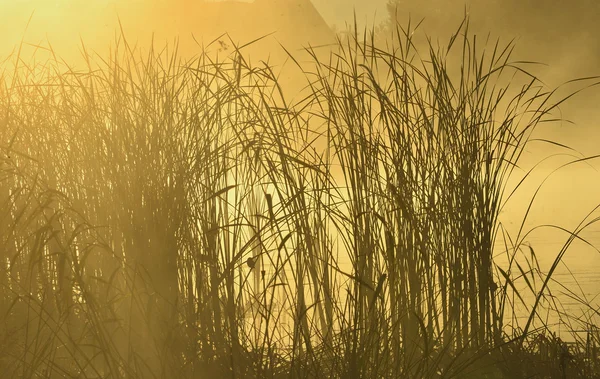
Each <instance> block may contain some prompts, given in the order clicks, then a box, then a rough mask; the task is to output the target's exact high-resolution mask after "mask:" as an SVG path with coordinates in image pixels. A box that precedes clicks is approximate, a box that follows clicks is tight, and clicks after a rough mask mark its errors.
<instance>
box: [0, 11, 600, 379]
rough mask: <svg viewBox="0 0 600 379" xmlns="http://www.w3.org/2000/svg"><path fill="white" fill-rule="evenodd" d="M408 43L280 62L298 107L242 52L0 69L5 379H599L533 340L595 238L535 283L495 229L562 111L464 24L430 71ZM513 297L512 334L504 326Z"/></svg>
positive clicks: (432, 50) (124, 56)
mask: <svg viewBox="0 0 600 379" xmlns="http://www.w3.org/2000/svg"><path fill="white" fill-rule="evenodd" d="M413 31H414V30H413V28H412V27H411V25H410V23H409V24H408V26H407V28H406V29H403V28H402V27H401V26H400V25H398V26H397V28H396V34H395V36H394V38H393V39H392V40H390V41H389V43H388V44H387V45H383V44H381V43H380V42H379V41H378V40H377V39H376V38H375V35H374V34H373V33H367V32H366V31H365V33H364V34H362V35H359V34H358V33H357V32H356V31H355V32H354V34H350V35H348V36H347V37H345V38H343V39H340V40H339V41H338V44H337V46H336V47H335V49H334V52H332V54H331V55H330V56H329V57H328V58H326V59H324V58H323V57H322V56H320V55H319V54H317V53H316V52H315V51H313V50H311V49H307V51H308V53H309V54H310V56H311V57H312V59H311V62H310V63H302V64H300V63H299V62H298V61H296V60H295V59H294V57H291V58H292V61H294V62H295V64H297V65H298V66H299V67H300V69H302V70H303V72H304V74H305V77H304V80H305V83H306V87H305V89H304V90H303V91H302V92H301V94H300V96H295V97H294V98H296V99H299V100H296V101H293V102H292V101H290V100H289V98H290V96H289V94H288V93H287V92H286V88H285V87H284V84H283V83H281V82H280V81H279V80H278V73H277V72H275V71H274V68H273V67H270V66H269V65H268V64H261V65H258V66H253V65H251V64H250V63H249V62H248V61H246V58H245V57H244V55H243V53H242V51H241V49H240V48H235V49H234V52H233V53H232V55H230V56H228V57H227V58H224V59H223V58H219V59H217V57H215V56H214V55H213V54H212V53H211V46H207V47H206V49H205V50H204V51H202V52H201V54H200V55H199V56H198V57H196V58H193V59H190V60H183V59H181V58H179V57H178V55H177V49H176V46H175V49H174V50H172V51H170V50H169V49H168V48H165V49H163V50H156V49H155V48H153V47H152V48H150V49H149V50H148V51H146V52H142V51H140V50H137V49H136V48H133V47H132V46H130V45H129V44H128V42H127V40H126V38H125V37H124V36H122V37H121V38H120V39H118V40H117V41H115V46H114V49H113V50H112V51H111V53H110V54H108V55H107V56H104V57H97V56H96V57H92V56H91V55H87V52H84V54H86V56H85V57H86V61H87V62H88V66H87V67H85V68H83V69H75V68H71V67H69V66H68V65H67V64H65V63H64V62H61V61H59V60H58V59H57V58H56V57H53V56H52V51H51V50H49V52H48V59H46V60H43V59H42V60H41V61H40V60H37V61H34V60H31V61H25V60H24V59H23V57H22V55H20V54H21V53H20V51H19V53H18V54H17V55H16V56H14V57H13V58H12V60H10V61H9V62H10V63H4V67H3V71H2V76H1V80H0V141H1V144H0V210H1V212H0V215H1V221H0V222H1V223H2V227H1V228H0V241H1V245H0V246H1V248H0V253H1V254H2V259H1V263H0V268H1V269H0V288H1V291H0V310H1V312H0V317H2V325H3V326H2V328H0V372H1V375H2V377H23V378H36V377H45V378H59V377H82V378H99V377H102V378H172V377H177V378H193V377H198V376H199V375H213V376H218V377H231V378H252V377H256V378H282V377H291V378H313V377H314V378H320V377H323V378H326V377H339V378H359V377H423V378H425V377H432V378H433V377H470V376H473V377H490V378H492V377H494V378H496V377H515V375H516V376H524V375H529V374H536V373H542V375H546V374H548V375H553V374H554V373H557V372H558V373H563V374H565V375H566V373H568V374H569V375H570V376H569V377H593V376H594V375H596V376H597V375H598V372H599V371H598V367H597V365H596V364H595V363H594V362H595V360H594V359H595V358H596V357H597V346H598V332H597V328H595V327H594V326H592V325H591V324H592V323H590V326H589V329H588V333H587V339H586V341H585V344H580V345H579V347H580V348H581V349H580V350H577V351H576V350H574V349H571V350H564V348H563V346H565V345H564V344H563V342H562V341H560V340H559V339H558V338H557V337H551V338H549V337H547V336H549V334H547V333H545V332H544V333H541V332H539V331H540V329H536V328H537V325H538V324H537V322H539V321H540V319H539V318H538V317H537V314H538V313H537V312H536V310H537V307H538V304H539V303H540V301H541V299H542V297H544V296H545V294H546V293H548V283H549V282H550V281H551V280H552V273H553V271H554V267H555V266H556V265H557V264H558V263H559V262H560V260H561V258H562V256H563V255H564V254H565V252H566V251H567V249H568V248H569V245H570V243H572V241H573V240H574V239H577V238H580V237H579V235H580V232H581V229H582V228H584V227H589V225H591V224H593V223H595V222H596V219H594V218H593V216H591V218H590V220H588V221H586V223H583V224H582V225H581V227H582V228H580V229H578V230H575V231H573V232H572V233H571V234H570V236H571V238H570V239H569V242H568V243H567V244H566V245H565V248H564V249H563V250H562V251H561V252H560V254H559V256H558V257H557V261H556V263H555V265H554V266H553V268H552V269H551V271H550V272H549V273H547V275H544V274H543V273H539V272H538V274H539V275H538V276H537V277H533V275H530V272H531V271H532V270H533V269H534V268H535V261H531V267H528V268H527V269H529V270H530V271H527V269H523V268H522V266H518V270H517V269H515V267H516V266H515V265H514V264H513V262H516V260H514V259H513V258H515V259H516V256H517V255H518V254H521V253H522V252H523V247H524V246H525V243H526V238H525V237H526V235H527V234H526V233H525V231H520V232H519V235H518V236H514V237H513V238H512V239H511V238H510V237H509V236H507V235H506V234H505V233H504V229H503V228H502V224H501V222H500V219H499V214H500V211H501V210H502V207H503V206H504V204H505V202H506V201H507V200H508V199H509V198H510V195H511V193H510V192H508V191H510V190H512V189H507V185H508V179H509V177H511V176H512V175H515V173H514V171H515V169H516V167H517V163H518V161H519V158H520V157H521V155H522V153H523V151H524V149H525V147H526V146H527V144H528V141H530V139H531V135H532V132H533V131H534V130H535V129H536V127H538V126H539V125H541V124H542V123H543V122H546V121H548V120H550V119H551V118H552V117H553V116H552V114H551V112H552V111H553V109H555V108H556V107H557V106H558V105H560V103H561V102H562V101H563V99H560V98H559V99H558V100H553V99H554V93H553V92H552V91H545V90H544V89H543V86H542V85H541V83H540V82H539V81H538V80H537V78H535V77H534V76H532V75H529V74H528V73H527V72H526V71H525V70H524V69H523V68H522V67H520V66H519V65H518V64H517V63H515V62H512V61H511V58H510V52H511V49H512V45H508V46H501V45H500V44H498V43H497V44H495V45H491V47H490V45H485V46H484V45H480V43H479V42H478V40H477V38H476V37H475V36H474V35H471V34H470V33H469V31H468V22H466V21H465V22H464V23H463V24H462V25H461V26H460V27H459V28H458V30H457V31H456V33H455V34H454V35H452V36H451V37H450V40H449V43H448V44H447V45H446V46H436V45H434V44H433V43H430V44H429V46H428V48H427V49H425V51H421V50H418V49H417V48H416V46H415V44H414V43H413V40H412V35H413ZM232 45H234V44H233V43H232ZM25 48H26V47H25V46H23V47H22V49H25ZM39 54H43V52H42V53H40V52H38V55H39ZM11 64H12V66H10V65H11ZM515 83H518V84H515ZM581 161H583V160H581V159H580V160H578V162H581ZM574 163H576V162H574ZM527 176H528V174H525V179H526V178H527ZM532 201H533V200H532ZM502 240H503V241H504V242H505V243H506V249H505V250H506V253H507V254H509V255H510V259H509V261H510V262H511V264H510V265H509V266H508V267H499V266H496V265H495V258H494V257H495V253H496V251H495V247H494V246H495V243H496V242H498V241H502ZM531 252H532V255H534V254H533V250H531ZM530 277H531V279H530ZM522 280H526V281H527V284H529V285H530V286H529V288H530V290H531V291H533V292H534V293H535V295H536V298H535V303H534V304H531V308H530V310H531V315H530V317H529V320H528V321H527V322H526V324H525V325H521V324H519V323H518V322H517V321H516V319H511V318H509V317H506V314H507V313H508V312H507V309H508V310H510V309H509V308H510V307H511V306H513V305H514V302H511V301H513V300H514V298H515V297H517V298H520V299H522V298H523V296H522V294H521V293H520V292H519V290H518V289H517V288H518V286H517V284H518V282H519V281H522ZM536 280H537V283H541V286H540V287H537V286H533V285H532V284H531V283H532V282H533V281H536ZM534 287H535V288H534ZM542 322H543V321H542ZM515 331H517V332H515ZM567 356H568V362H567ZM527 360H535V361H536V362H546V361H544V360H547V361H549V362H552V364H554V365H555V366H552V367H554V368H555V370H554V371H552V372H550V371H544V370H546V369H547V368H548V367H550V366H548V365H541V364H540V365H537V366H536V365H527V364H525V363H524V362H526V361H527ZM515 362H520V364H515ZM532 370H538V371H532Z"/></svg>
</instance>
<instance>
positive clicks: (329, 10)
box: [311, 0, 387, 26]
mask: <svg viewBox="0 0 600 379" xmlns="http://www.w3.org/2000/svg"><path fill="white" fill-rule="evenodd" d="M311 1H312V3H313V4H314V5H315V8H317V10H318V11H319V13H321V16H323V18H324V19H325V21H327V23H328V24H329V25H336V26H343V25H344V23H345V22H346V21H348V20H352V19H353V17H354V16H353V15H354V9H356V14H357V18H360V19H361V20H365V19H368V20H369V22H372V20H373V16H374V15H375V14H377V19H378V20H381V19H382V18H384V17H386V13H387V11H386V8H385V5H386V3H387V0H366V1H365V0H311ZM359 21H360V20H359Z"/></svg>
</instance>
